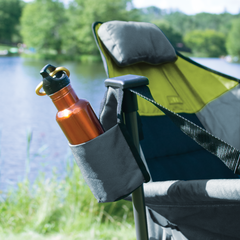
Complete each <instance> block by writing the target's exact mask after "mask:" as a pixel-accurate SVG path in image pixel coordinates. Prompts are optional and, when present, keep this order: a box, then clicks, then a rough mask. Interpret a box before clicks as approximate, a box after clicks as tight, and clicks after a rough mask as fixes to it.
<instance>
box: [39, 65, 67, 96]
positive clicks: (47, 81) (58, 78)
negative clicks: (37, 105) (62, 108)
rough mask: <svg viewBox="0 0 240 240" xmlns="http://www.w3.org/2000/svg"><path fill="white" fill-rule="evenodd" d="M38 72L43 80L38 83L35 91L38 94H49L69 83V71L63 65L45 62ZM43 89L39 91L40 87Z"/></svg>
mask: <svg viewBox="0 0 240 240" xmlns="http://www.w3.org/2000/svg"><path fill="white" fill-rule="evenodd" d="M40 74H41V75H42V77H43V81H42V82H41V83H39V84H38V86H37V87H36V89H35V92H36V94H37V95H39V96H45V95H46V94H47V95H51V94H53V93H55V92H57V91H59V90H60V89H62V88H63V87H65V86H67V85H68V84H69V83H70V80H69V78H68V77H69V76H70V72H69V70H68V69H67V68H65V67H57V68H56V67H55V66H53V65H51V64H47V65H46V66H44V67H43V68H42V70H41V71H40ZM42 88H43V89H44V91H40V90H41V89H42Z"/></svg>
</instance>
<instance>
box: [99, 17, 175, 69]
mask: <svg viewBox="0 0 240 240" xmlns="http://www.w3.org/2000/svg"><path fill="white" fill-rule="evenodd" d="M98 35H99V37H100V39H101V41H102V42H103V44H104V46H105V47H106V48H107V50H108V51H109V53H110V55H111V56H112V58H113V59H114V61H115V62H116V63H117V65H119V66H121V67H124V66H128V65H131V64H134V63H139V62H146V63H149V64H162V63H166V62H174V61H175V60H176V59H177V56H176V52H175V50H174V48H173V46H172V45H171V43H170V42H169V41H168V39H167V38H166V37H165V35H164V34H163V33H162V31H161V30H160V29H159V28H158V27H157V26H156V25H154V24H152V23H145V22H123V21H110V22H106V23H103V24H102V25H101V26H100V28H99V30H98Z"/></svg>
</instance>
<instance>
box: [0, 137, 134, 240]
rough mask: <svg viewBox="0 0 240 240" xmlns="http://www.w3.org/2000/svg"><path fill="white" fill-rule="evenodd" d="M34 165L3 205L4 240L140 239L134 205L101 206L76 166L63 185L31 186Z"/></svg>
mask: <svg viewBox="0 0 240 240" xmlns="http://www.w3.org/2000/svg"><path fill="white" fill-rule="evenodd" d="M30 142H31V136H30V135H28V148H27V149H28V151H29V149H30ZM27 156H28V157H29V154H27ZM29 161H30V160H29V159H27V161H26V163H27V165H26V166H27V169H26V171H27V174H26V178H25V180H24V181H23V182H21V183H19V184H18V188H17V189H16V190H12V191H9V192H8V193H7V195H6V197H5V199H4V201H2V202H0V239H6V240H10V239H11V240H15V239H18V240H19V239H35V240H42V239H52V240H61V239H64V240H73V239H74V240H75V239H93V240H95V239H109V240H118V239H129V240H130V239H135V230H134V226H133V225H134V220H133V214H132V206H131V203H130V202H127V201H124V200H121V201H118V202H114V203H101V204H99V203H97V201H96V199H95V198H94V197H93V195H92V193H91V192H90V190H89V188H88V186H87V185H86V183H85V182H84V180H83V178H82V176H81V173H80V170H79V168H78V167H77V165H76V164H75V163H74V164H67V166H66V172H67V174H66V177H65V178H63V179H62V180H59V177H58V176H57V174H54V175H53V177H52V178H51V179H49V178H46V177H45V176H44V174H41V175H40V176H39V178H38V179H37V180H36V182H35V183H33V184H30V182H29V180H28V178H27V175H28V173H29V171H30V170H29Z"/></svg>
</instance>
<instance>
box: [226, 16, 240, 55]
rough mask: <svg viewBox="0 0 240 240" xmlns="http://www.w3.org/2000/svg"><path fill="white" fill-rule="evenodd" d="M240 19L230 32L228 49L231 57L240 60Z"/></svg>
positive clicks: (234, 23) (233, 24)
mask: <svg viewBox="0 0 240 240" xmlns="http://www.w3.org/2000/svg"><path fill="white" fill-rule="evenodd" d="M239 39H240V18H238V19H235V20H234V21H233V23H232V27H231V30H230V32H229V35H228V38H227V42H226V47H227V50H228V52H229V53H230V55H232V56H236V57H238V58H240V41H239Z"/></svg>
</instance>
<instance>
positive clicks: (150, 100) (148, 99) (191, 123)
mask: <svg viewBox="0 0 240 240" xmlns="http://www.w3.org/2000/svg"><path fill="white" fill-rule="evenodd" d="M130 91H131V92H133V93H135V94H137V95H139V96H140V97H142V98H144V99H145V100H147V101H149V102H151V103H153V104H154V105H158V106H159V107H161V108H163V109H165V110H166V111H169V112H171V113H172V114H173V115H176V116H178V117H179V118H181V119H183V120H184V121H186V122H188V123H189V124H190V125H194V126H195V127H196V128H198V129H200V130H202V131H203V132H205V133H207V134H208V135H210V136H212V137H213V138H215V139H217V140H219V141H220V142H222V143H225V144H226V145H227V146H229V147H231V148H233V150H236V151H238V150H237V149H236V148H234V147H233V146H231V145H230V144H228V143H227V142H225V141H224V140H222V139H220V138H218V137H216V136H214V135H212V134H211V133H210V132H208V131H206V130H205V129H203V128H201V127H199V126H198V125H196V124H195V123H193V122H190V121H189V120H188V119H186V118H183V117H182V116H181V115H178V114H177V113H175V112H173V111H171V110H169V109H167V108H165V107H163V106H162V105H160V104H159V103H157V102H155V101H153V100H152V99H150V98H147V97H145V96H144V95H142V94H141V93H138V92H136V91H134V90H133V89H130Z"/></svg>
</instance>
